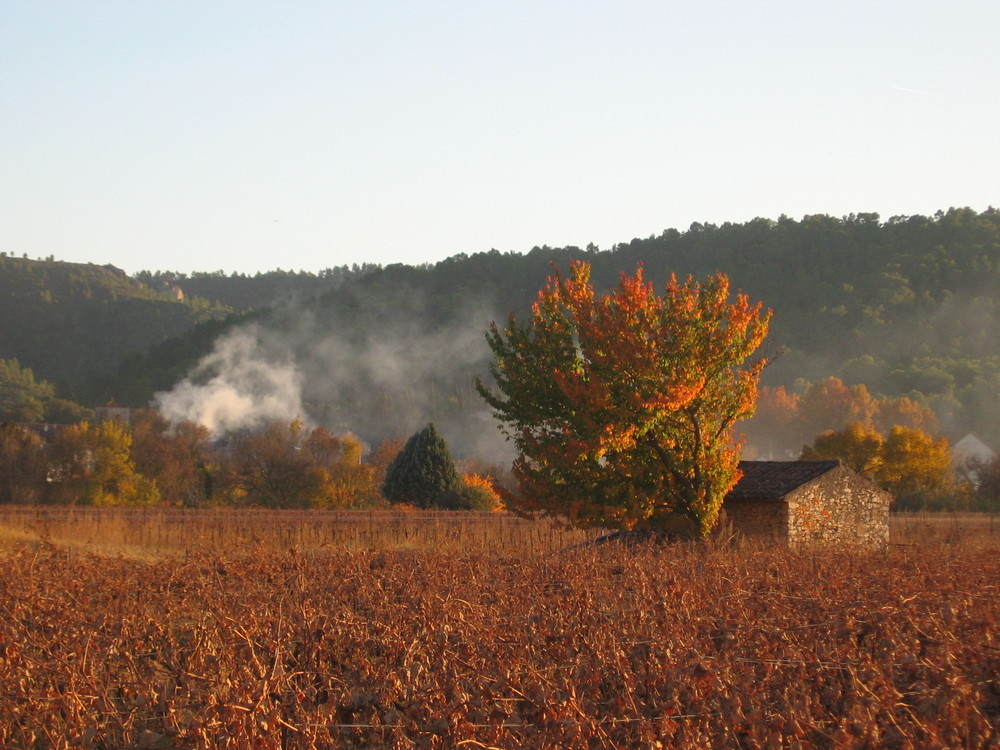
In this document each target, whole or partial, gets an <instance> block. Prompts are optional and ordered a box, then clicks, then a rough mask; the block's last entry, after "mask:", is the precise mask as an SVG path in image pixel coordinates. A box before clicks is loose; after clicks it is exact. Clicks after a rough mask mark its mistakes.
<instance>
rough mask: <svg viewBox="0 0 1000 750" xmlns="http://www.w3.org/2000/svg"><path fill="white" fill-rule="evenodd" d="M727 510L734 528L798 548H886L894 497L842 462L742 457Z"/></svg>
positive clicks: (727, 515)
mask: <svg viewBox="0 0 1000 750" xmlns="http://www.w3.org/2000/svg"><path fill="white" fill-rule="evenodd" d="M739 466H740V470H741V471H742V472H743V477H742V478H741V479H740V481H739V482H737V484H736V486H735V487H733V489H732V490H731V491H730V492H729V494H728V495H726V498H725V501H724V502H723V506H722V508H723V511H724V513H725V516H726V519H727V520H728V521H729V522H730V523H731V524H732V526H733V528H734V530H736V531H740V532H742V533H744V534H746V535H747V536H751V537H764V538H767V539H771V540H773V541H776V542H779V543H782V544H787V545H789V546H798V545H801V544H806V543H820V544H837V545H844V546H863V547H884V546H885V545H886V544H888V542H889V505H890V504H891V503H892V495H890V494H889V493H888V492H886V491H885V490H882V489H880V488H879V487H878V486H876V485H875V484H874V483H872V482H871V481H869V480H868V479H866V478H865V477H863V476H861V475H860V474H858V473H856V472H854V471H852V470H851V469H849V468H847V467H846V466H844V465H842V464H841V463H840V461H741V462H740V465H739Z"/></svg>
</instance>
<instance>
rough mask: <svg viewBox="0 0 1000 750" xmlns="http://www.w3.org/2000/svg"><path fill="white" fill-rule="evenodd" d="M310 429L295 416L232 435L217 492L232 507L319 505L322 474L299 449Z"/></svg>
mask: <svg viewBox="0 0 1000 750" xmlns="http://www.w3.org/2000/svg"><path fill="white" fill-rule="evenodd" d="M307 437H308V431H307V430H306V429H305V428H304V426H303V424H302V422H301V421H299V420H297V419H296V420H293V421H292V422H290V423H284V422H270V423H268V424H267V425H265V426H264V427H263V428H261V429H259V430H256V431H254V432H249V433H246V434H243V435H239V436H236V437H233V438H231V444H230V450H229V453H230V456H229V461H228V462H227V463H226V464H225V465H224V466H223V470H222V472H221V475H220V485H221V486H220V488H219V490H220V495H221V497H222V499H223V501H224V502H226V503H229V504H233V505H249V506H262V507H267V508H310V507H321V506H323V505H324V504H325V499H326V490H327V487H326V476H325V475H324V473H323V472H322V471H321V470H320V468H319V467H318V466H317V465H316V463H315V462H314V461H312V460H311V459H310V457H309V456H308V455H305V454H304V453H303V451H302V444H303V443H304V442H305V440H306V439H307Z"/></svg>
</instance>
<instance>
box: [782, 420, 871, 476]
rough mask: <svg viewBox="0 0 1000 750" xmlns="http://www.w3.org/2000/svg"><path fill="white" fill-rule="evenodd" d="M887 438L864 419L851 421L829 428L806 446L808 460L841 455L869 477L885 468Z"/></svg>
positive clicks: (846, 462) (803, 455) (805, 457)
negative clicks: (837, 428)
mask: <svg viewBox="0 0 1000 750" xmlns="http://www.w3.org/2000/svg"><path fill="white" fill-rule="evenodd" d="M884 446H885V440H884V439H883V438H882V435H880V434H879V433H878V432H877V431H876V430H874V429H872V428H871V427H867V426H866V425H864V424H862V423H861V422H851V423H850V424H848V425H847V426H846V427H845V428H844V429H842V430H826V431H825V432H822V433H820V434H819V435H817V436H816V439H815V440H814V441H813V444H812V445H807V446H804V447H803V449H802V456H801V458H802V459H803V460H805V461H815V460H820V459H830V458H839V459H840V460H841V461H843V462H844V465H845V466H848V467H849V468H851V469H853V470H854V471H856V472H858V474H863V475H864V476H867V477H869V478H873V477H875V476H876V475H877V474H878V472H879V471H880V470H881V468H882V460H883V455H882V453H883V447H884Z"/></svg>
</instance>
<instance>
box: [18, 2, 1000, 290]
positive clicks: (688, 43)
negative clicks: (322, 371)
mask: <svg viewBox="0 0 1000 750" xmlns="http://www.w3.org/2000/svg"><path fill="white" fill-rule="evenodd" d="M998 29H1000V2H997V1H996V0H955V1H954V2H951V3H943V2H940V1H938V2H934V3H931V2H926V1H924V0H899V1H898V2H880V1H879V0H865V1H864V2H857V1H855V0H839V1H838V2H825V1H824V0H815V1H812V2H806V1H804V0H773V1H769V0H760V1H758V0H732V1H726V2H724V1H722V0H687V1H685V2H681V1H679V0H674V1H668V0H659V1H656V2H653V1H647V2H639V1H636V2H630V1H629V0H614V1H611V0H609V1H608V2H593V1H591V0H554V1H550V2H547V1H546V0H532V2H521V1H520V0H504V1H503V2H489V3H485V2H477V1H476V0H456V1H454V2H452V1H450V0H359V1H357V2H348V1H343V2H337V1H335V0H328V1H325V2H298V1H296V0H288V1H282V2H277V1H270V0H260V1H254V0H238V1H234V2H228V1H225V2H223V1H219V0H190V1H182V0H173V1H167V0H73V1H72V2H68V1H65V0H2V2H0V250H3V251H6V252H8V253H11V254H15V255H21V254H22V253H27V254H28V256H29V257H32V258H35V257H45V256H49V255H54V256H55V257H56V258H57V259H60V260H69V261H90V262H94V263H99V264H103V263H113V264H114V265H116V266H119V267H121V268H124V269H125V270H127V271H129V272H135V271H137V270H140V269H144V268H147V269H160V270H167V269H169V270H178V271H192V270H216V269H223V270H225V271H227V272H228V271H233V270H238V271H246V272H253V271H257V270H268V269H272V268H276V267H281V268H285V269H306V270H313V271H315V270H319V269H321V268H325V267H328V266H333V265H340V264H344V263H347V264H351V263H361V262H365V261H368V262H376V263H383V264H385V263H393V262H403V263H411V264H415V263H423V262H434V261H437V260H440V259H442V258H445V257H448V256H451V255H455V254H457V253H461V252H466V253H470V254H471V253H474V252H478V251H483V250H489V249H491V248H497V249H499V250H502V251H507V250H515V251H519V252H523V251H527V250H530V249H531V247H532V246H534V245H541V244H548V245H553V246H562V245H568V244H575V245H580V246H584V245H586V244H587V243H590V242H593V243H595V244H597V245H599V246H601V247H604V248H606V247H610V246H611V245H613V244H614V243H616V242H627V241H628V240H630V239H632V238H633V237H637V236H639V237H646V236H649V235H651V234H659V233H660V232H661V231H663V230H664V229H666V228H669V227H677V228H680V229H684V228H686V227H688V226H689V225H690V224H691V222H694V221H701V222H715V223H721V222H724V221H745V220H748V219H751V218H753V217H755V216H765V217H771V218H776V217H777V216H779V215H781V214H783V213H784V214H788V215H789V216H792V217H794V218H800V217H801V216H802V215H804V214H811V213H827V214H832V215H835V216H841V215H845V214H848V213H851V212H861V211H877V212H879V213H881V214H882V216H883V217H884V218H887V217H889V216H891V215H895V214H917V213H920V214H930V213H933V212H934V211H936V210H938V209H946V208H948V207H949V206H971V207H972V208H974V209H976V210H983V209H985V208H987V206H989V205H991V204H992V205H1000V144H998V140H997V139H998V134H1000V96H998V94H1000V51H998V49H1000V48H998V43H997V31H998Z"/></svg>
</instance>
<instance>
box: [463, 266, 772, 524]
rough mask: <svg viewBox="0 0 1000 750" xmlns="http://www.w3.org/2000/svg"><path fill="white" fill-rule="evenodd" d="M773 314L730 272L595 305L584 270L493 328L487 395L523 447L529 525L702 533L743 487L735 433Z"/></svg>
mask: <svg viewBox="0 0 1000 750" xmlns="http://www.w3.org/2000/svg"><path fill="white" fill-rule="evenodd" d="M769 319H770V313H764V312H763V311H762V309H761V305H760V304H759V303H758V304H756V305H753V304H751V303H750V301H749V299H748V298H747V297H746V296H745V295H743V294H738V295H736V296H735V299H733V300H732V301H730V290H729V282H728V279H727V278H726V277H725V276H724V275H722V274H716V275H714V276H711V277H709V278H708V280H707V281H706V282H705V283H704V284H698V283H695V282H694V281H693V280H692V279H690V278H689V279H688V280H687V281H685V282H683V283H682V282H679V281H678V280H677V279H676V277H674V276H671V278H670V280H669V282H668V283H667V284H666V288H665V291H664V294H663V295H657V294H656V293H655V290H654V288H653V285H652V284H651V283H649V282H647V281H646V280H645V279H644V278H643V271H642V267H641V266H640V267H639V268H638V269H637V270H636V273H635V275H634V276H629V275H627V274H624V273H623V274H622V275H621V280H620V283H619V285H618V287H617V288H616V289H615V290H613V291H612V292H611V293H609V294H607V295H604V296H600V297H598V296H596V295H595V292H594V288H593V286H592V285H591V283H590V266H589V265H588V264H587V263H583V262H574V263H572V264H571V267H570V276H569V278H564V277H563V276H561V275H560V274H559V273H558V272H556V273H555V274H554V275H553V276H552V277H551V278H550V279H549V281H548V284H547V285H546V286H545V288H544V289H543V290H542V291H541V292H540V293H539V296H538V300H537V301H536V303H535V305H534V307H533V308H532V312H531V317H530V319H529V320H527V322H525V323H521V322H519V321H518V320H516V318H515V317H514V315H513V314H512V315H511V316H510V318H509V320H508V322H507V325H506V327H505V328H503V329H500V328H499V327H498V326H497V325H496V324H495V323H494V324H493V325H491V327H490V329H489V332H488V333H487V341H488V342H489V345H490V348H491V349H492V350H493V353H494V355H495V362H494V363H493V364H492V365H491V367H490V372H491V374H492V376H493V379H494V381H495V384H496V385H495V390H494V389H490V388H488V387H486V386H485V385H484V384H483V383H482V382H480V383H478V389H479V393H480V394H481V395H482V396H483V398H484V399H485V400H486V402H487V403H488V404H489V405H490V407H492V409H493V413H494V415H495V416H496V417H497V418H498V419H499V420H500V421H501V423H502V430H503V431H504V433H505V434H506V435H507V437H508V439H510V440H512V441H513V442H514V445H515V446H516V448H517V450H518V457H517V459H516V460H515V462H514V466H513V473H514V475H515V477H516V478H517V482H518V485H519V488H520V492H519V493H517V496H516V497H511V498H510V499H508V500H507V504H508V505H509V506H510V507H512V509H513V510H515V511H517V512H519V513H522V514H525V515H539V514H540V515H552V516H563V517H568V518H569V519H570V520H571V521H572V522H574V523H576V524H578V525H583V526H599V527H605V528H622V529H631V528H634V527H637V526H642V527H647V528H651V529H660V530H675V531H681V532H683V533H693V534H705V533H707V532H708V531H709V530H710V529H711V528H712V527H713V525H714V524H715V521H716V519H717V517H718V512H719V508H720V506H721V504H722V500H723V498H724V496H725V495H726V493H727V492H728V491H729V490H730V489H731V488H732V486H733V485H734V484H735V483H736V481H737V480H738V478H739V474H738V468H737V462H738V459H739V452H740V440H738V439H737V437H736V435H735V434H734V430H733V424H734V422H736V421H737V420H739V419H742V418H745V417H748V416H749V415H751V414H752V413H753V409H754V402H755V399H756V395H757V383H758V380H759V377H760V373H761V370H762V368H763V367H764V364H765V362H764V360H763V358H759V359H757V360H755V361H750V358H751V357H752V355H753V354H754V352H755V351H756V350H757V348H758V347H759V346H760V344H761V342H762V341H763V339H764V337H765V335H766V333H767V327H768V322H769Z"/></svg>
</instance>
